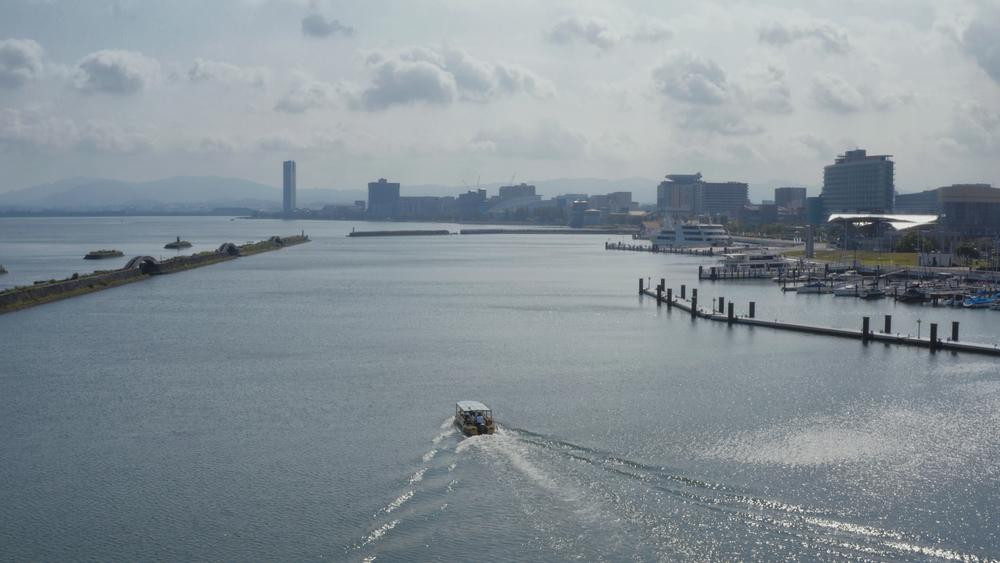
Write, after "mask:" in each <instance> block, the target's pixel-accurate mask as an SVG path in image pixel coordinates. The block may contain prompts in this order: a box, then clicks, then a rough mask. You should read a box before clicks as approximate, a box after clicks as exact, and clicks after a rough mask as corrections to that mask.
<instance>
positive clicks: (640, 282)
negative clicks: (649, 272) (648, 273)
mask: <svg viewBox="0 0 1000 563" xmlns="http://www.w3.org/2000/svg"><path fill="white" fill-rule="evenodd" d="M642 282H643V279H642V278H639V295H642V289H643V287H642Z"/></svg>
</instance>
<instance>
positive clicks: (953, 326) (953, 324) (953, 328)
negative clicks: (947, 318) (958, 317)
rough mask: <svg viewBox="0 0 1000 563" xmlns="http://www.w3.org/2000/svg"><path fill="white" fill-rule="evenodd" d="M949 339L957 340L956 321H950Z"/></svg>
mask: <svg viewBox="0 0 1000 563" xmlns="http://www.w3.org/2000/svg"><path fill="white" fill-rule="evenodd" d="M951 341H952V342H958V321H951Z"/></svg>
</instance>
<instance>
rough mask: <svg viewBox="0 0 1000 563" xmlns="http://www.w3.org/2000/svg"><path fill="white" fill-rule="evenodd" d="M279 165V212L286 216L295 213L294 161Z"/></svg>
mask: <svg viewBox="0 0 1000 563" xmlns="http://www.w3.org/2000/svg"><path fill="white" fill-rule="evenodd" d="M281 165H282V166H281V168H282V172H283V174H282V176H283V178H282V190H281V196H282V197H281V210H282V211H284V213H285V214H286V215H288V214H291V213H292V212H294V211H295V161H294V160H286V161H285V162H283V163H281Z"/></svg>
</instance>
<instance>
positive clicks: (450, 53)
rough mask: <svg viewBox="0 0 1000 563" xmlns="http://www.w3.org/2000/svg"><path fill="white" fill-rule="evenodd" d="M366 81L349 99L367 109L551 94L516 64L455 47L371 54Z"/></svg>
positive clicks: (543, 83) (548, 86)
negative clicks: (369, 75)
mask: <svg viewBox="0 0 1000 563" xmlns="http://www.w3.org/2000/svg"><path fill="white" fill-rule="evenodd" d="M368 64H369V65H370V66H371V67H372V68H373V76H372V82H371V84H370V85H369V86H368V87H367V88H364V89H363V90H362V91H361V93H360V94H359V95H358V96H357V97H356V99H355V101H354V105H355V107H358V108H360V109H365V110H368V111H379V110H384V109H387V108H389V107H392V106H396V105H407V104H412V103H427V104H431V105H447V104H450V103H452V102H454V101H456V100H465V101H473V102H488V101H491V100H494V99H496V98H498V97H500V96H502V95H512V94H517V93H521V92H523V93H526V94H529V95H531V96H535V97H537V98H546V97H549V96H551V95H552V92H553V88H552V86H551V84H550V83H549V82H548V81H546V80H544V79H542V78H541V77H539V76H537V75H536V74H534V73H532V72H531V71H529V70H527V69H524V68H521V67H519V66H516V65H510V64H506V63H500V62H496V63H491V62H487V61H482V60H479V59H476V58H474V57H472V56H470V55H469V54H467V53H465V52H464V51H461V50H459V49H455V48H451V47H444V48H442V49H440V50H436V49H430V48H426V47H412V48H410V49H407V50H404V51H401V52H398V53H395V54H389V55H386V54H383V53H378V52H376V53H372V54H370V55H369V57H368Z"/></svg>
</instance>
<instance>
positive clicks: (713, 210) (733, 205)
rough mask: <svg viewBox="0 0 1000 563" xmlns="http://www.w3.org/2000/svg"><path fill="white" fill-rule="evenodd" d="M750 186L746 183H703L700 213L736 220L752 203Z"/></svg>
mask: <svg viewBox="0 0 1000 563" xmlns="http://www.w3.org/2000/svg"><path fill="white" fill-rule="evenodd" d="M748 192H749V186H747V184H746V183H744V182H702V184H701V201H700V202H699V203H700V206H699V210H698V213H699V214H702V213H704V214H706V215H725V216H727V217H729V218H730V219H733V218H735V217H736V216H737V215H738V214H739V213H740V211H741V210H742V209H743V207H744V206H745V205H746V204H748V203H750V199H749V197H748V195H747V194H748Z"/></svg>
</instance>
